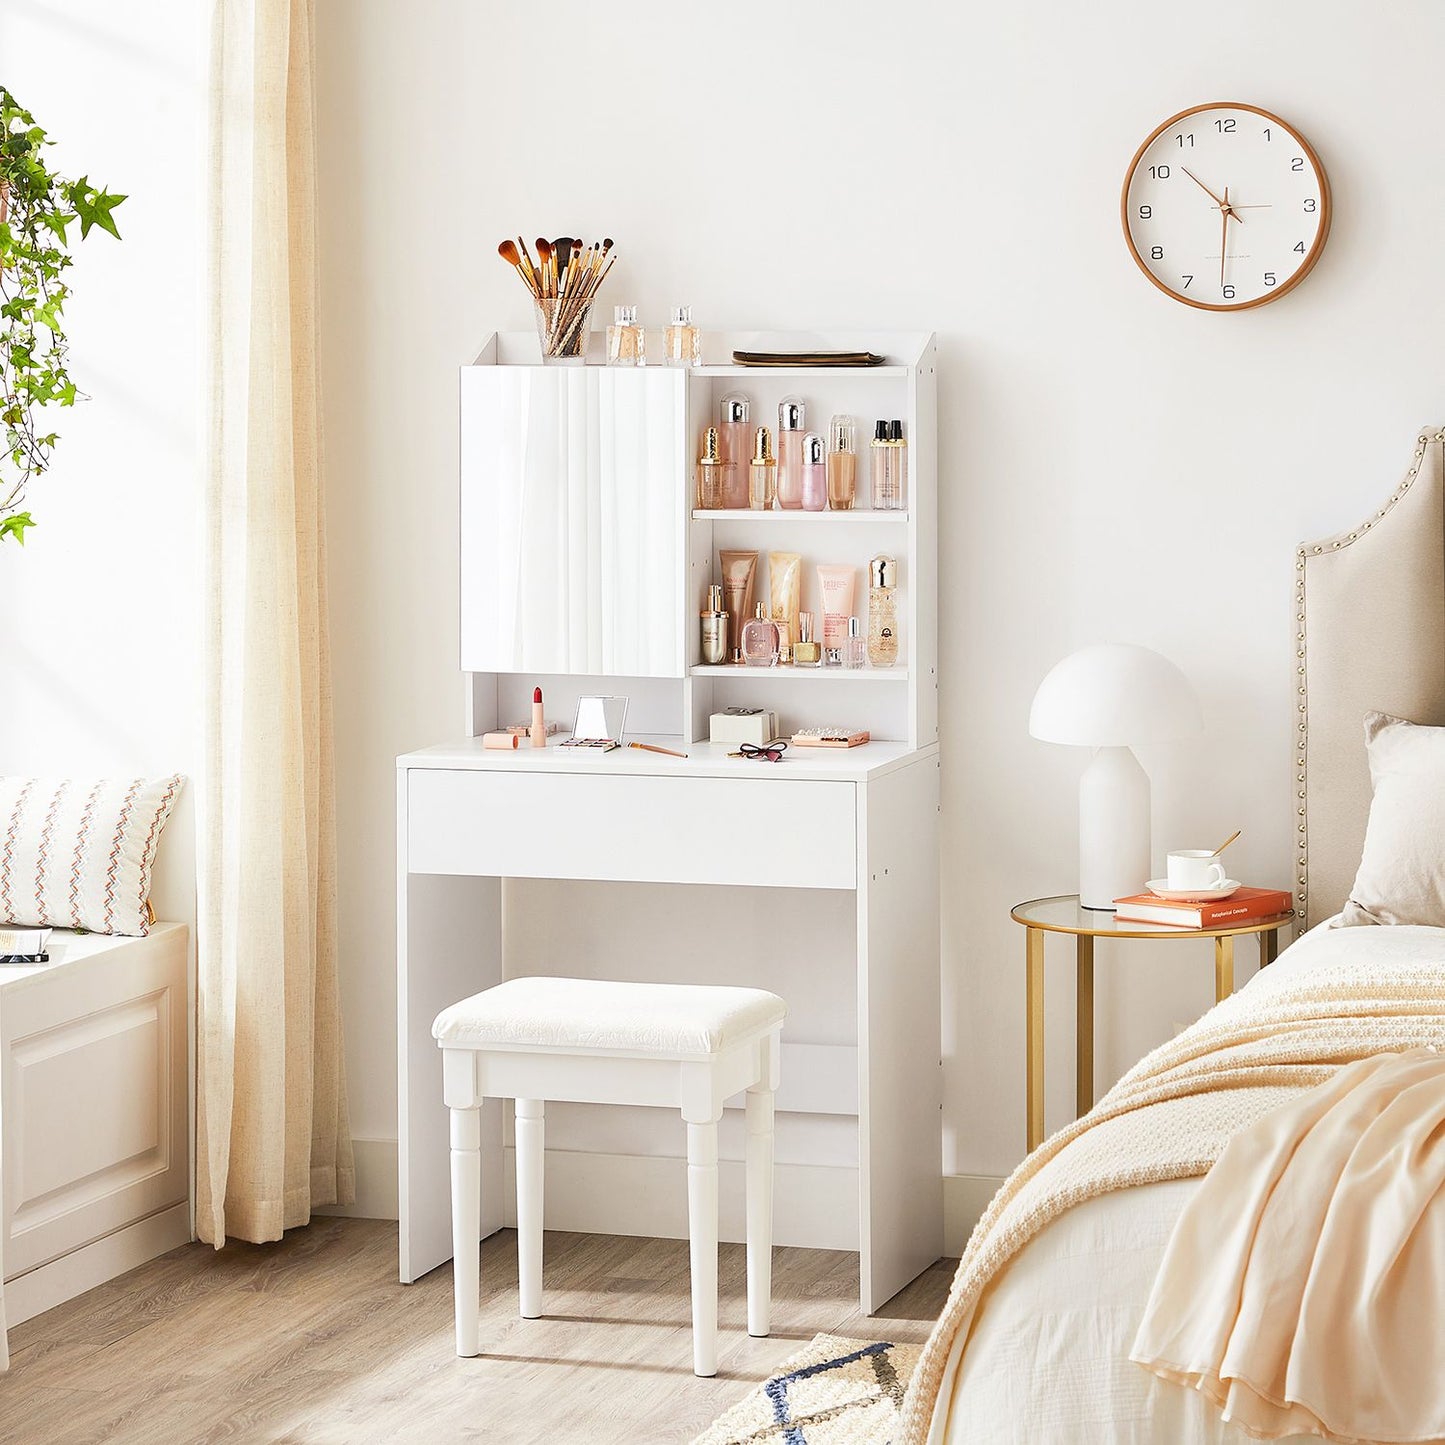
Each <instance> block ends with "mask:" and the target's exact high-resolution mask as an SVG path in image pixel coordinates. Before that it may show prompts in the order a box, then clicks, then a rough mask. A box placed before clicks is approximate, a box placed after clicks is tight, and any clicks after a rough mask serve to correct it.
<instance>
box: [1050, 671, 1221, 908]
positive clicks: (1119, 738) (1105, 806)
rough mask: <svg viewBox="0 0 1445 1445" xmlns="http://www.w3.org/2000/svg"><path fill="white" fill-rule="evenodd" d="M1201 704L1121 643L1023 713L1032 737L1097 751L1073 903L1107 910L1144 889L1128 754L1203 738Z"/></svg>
mask: <svg viewBox="0 0 1445 1445" xmlns="http://www.w3.org/2000/svg"><path fill="white" fill-rule="evenodd" d="M1203 726H1204V722H1203V717H1202V715H1201V712H1200V708H1199V699H1198V697H1197V696H1196V695H1195V692H1194V689H1193V688H1192V687H1191V686H1190V685H1189V679H1188V678H1186V677H1185V676H1184V674H1183V673H1182V672H1181V671H1180V670H1179V669H1178V668H1177V667H1176V666H1175V665H1174V664H1173V663H1172V662H1170V661H1169V659H1168V658H1167V657H1161V656H1160V655H1159V653H1157V652H1152V651H1150V649H1149V648H1147V647H1136V646H1134V645H1133V644H1131V643H1125V642H1104V643H1098V644H1096V645H1095V646H1092V647H1083V648H1080V649H1079V651H1077V652H1073V653H1070V654H1069V656H1068V657H1066V658H1064V660H1063V661H1062V662H1060V663H1057V664H1056V665H1055V666H1054V667H1053V669H1052V670H1051V671H1050V672H1049V674H1048V676H1047V677H1045V678H1044V680H1043V681H1042V682H1041V683H1040V684H1039V689H1038V691H1037V692H1036V693H1035V694H1034V701H1033V706H1032V707H1031V708H1030V709H1029V733H1030V734H1031V735H1032V736H1033V737H1036V738H1039V739H1041V740H1042V741H1044V742H1048V743H1067V744H1071V745H1073V746H1075V747H1089V748H1094V749H1095V750H1096V751H1095V753H1094V758H1093V761H1092V762H1091V763H1090V764H1089V766H1088V767H1087V768H1085V769H1084V775H1083V777H1082V778H1080V780H1079V901H1080V903H1082V904H1083V906H1084V907H1085V908H1098V909H1110V910H1112V909H1113V907H1114V900H1115V899H1116V898H1123V897H1124V896H1126V895H1127V894H1130V893H1138V892H1139V891H1140V890H1141V889H1143V887H1144V886H1145V884H1146V883H1147V882H1148V879H1149V876H1150V875H1149V861H1150V820H1149V775H1148V774H1147V773H1146V772H1145V771H1144V769H1143V768H1142V767H1141V766H1140V765H1139V760H1138V758H1136V757H1135V756H1134V754H1133V752H1132V751H1131V750H1132V749H1133V748H1134V747H1136V746H1138V745H1140V744H1144V743H1154V742H1165V741H1168V740H1170V739H1173V738H1178V737H1184V736H1186V735H1188V734H1190V733H1196V732H1199V731H1201V730H1202V728H1203Z"/></svg>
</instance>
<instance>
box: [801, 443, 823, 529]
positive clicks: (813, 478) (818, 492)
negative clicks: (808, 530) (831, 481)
mask: <svg viewBox="0 0 1445 1445" xmlns="http://www.w3.org/2000/svg"><path fill="white" fill-rule="evenodd" d="M827 505H828V463H827V458H826V454H825V453H824V451H823V438H822V437H820V436H819V435H818V433H817V432H815V431H810V432H808V433H807V435H805V436H804V437H803V510H804V511H805V512H821V511H822V510H823V509H824V507H826V506H827Z"/></svg>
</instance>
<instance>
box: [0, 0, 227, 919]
mask: <svg viewBox="0 0 1445 1445" xmlns="http://www.w3.org/2000/svg"><path fill="white" fill-rule="evenodd" d="M205 23H206V7H205V6H202V5H197V4H194V3H193V0H114V3H109V4H106V5H95V4H92V3H85V0H50V3H46V4H43V5H42V4H37V3H26V0H0V61H3V75H0V78H3V80H4V83H5V84H6V85H7V86H8V87H9V89H10V90H11V91H13V92H14V94H15V95H16V97H17V98H18V99H19V101H20V103H21V104H22V105H24V106H26V107H27V108H28V109H30V110H31V111H32V112H33V113H34V115H35V118H36V120H37V121H38V122H39V123H40V124H41V125H43V126H44V127H45V128H46V129H47V130H48V131H49V132H50V135H51V137H52V138H53V139H54V140H55V142H56V144H55V146H54V148H53V149H52V150H51V152H50V164H51V165H52V166H53V167H55V168H56V169H58V170H60V171H61V172H62V173H63V174H65V175H68V176H79V175H82V174H87V175H89V176H90V177H91V178H92V180H96V181H99V182H103V183H104V184H105V185H106V186H108V187H109V189H111V190H112V191H118V192H123V193H125V194H126V195H127V196H128V197H129V199H128V200H127V201H126V203H125V204H124V205H123V206H122V207H121V208H120V209H119V210H118V211H117V212H116V217H115V218H116V224H117V225H118V226H119V228H120V233H121V235H122V236H123V237H124V240H122V241H120V242H116V241H115V240H113V239H112V238H111V237H109V236H106V235H103V234H97V233H95V232H92V233H91V236H90V238H89V239H88V240H87V241H86V242H85V244H84V245H83V246H80V247H79V248H78V258H77V261H76V264H75V266H74V268H73V269H72V270H71V271H70V272H69V275H68V279H69V281H70V283H71V284H72V285H73V287H74V293H75V294H74V295H73V297H72V298H71V299H70V301H69V302H68V303H67V305H66V312H65V314H66V320H67V323H68V329H69V333H70V338H71V352H70V368H71V374H72V376H73V377H74V378H75V380H76V383H77V385H78V386H79V387H80V389H81V390H82V391H84V392H88V393H90V396H91V400H89V401H85V402H81V403H77V405H76V406H74V407H73V408H71V409H69V410H61V409H58V408H57V409H54V410H53V411H52V412H51V413H50V415H51V416H52V417H53V429H54V430H55V431H58V432H59V433H60V443H59V445H58V446H57V448H56V451H55V462H54V465H53V467H52V468H51V470H50V472H49V474H48V475H47V476H45V477H44V478H42V479H41V481H40V483H39V484H38V485H37V486H35V487H34V488H33V490H32V492H31V494H30V498H29V502H28V505H29V507H30V510H31V511H32V512H33V513H34V515H35V517H36V519H37V521H38V523H39V525H38V526H37V527H36V528H35V529H34V530H33V531H31V532H30V533H29V535H28V540H27V541H26V544H25V546H24V547H23V548H22V547H17V546H15V545H13V544H9V543H7V544H6V545H5V546H4V547H0V639H3V644H0V646H3V653H0V696H3V701H0V771H3V772H22V773H44V774H51V775H65V774H69V775H71V776H87V775H90V776H95V775H101V774H113V773H122V774H131V773H145V774H149V775H152V776H155V775H159V774H164V773H169V772H183V773H185V774H187V775H188V776H191V777H194V776H195V775H196V773H197V771H198V770H199V767H200V751H201V737H200V714H199V709H200V695H201V680H200V669H201V664H200V649H199V635H198V631H199V630H198V622H199V588H200V569H199V566H198V558H197V545H198V541H199V532H198V526H199V523H198V518H199V509H200V486H201V469H200V461H199V453H198V438H197V420H196V417H197V389H196V388H197V377H198V374H199V366H200V349H199V329H200V298H199V290H198V275H199V269H200V264H199V263H200V254H201V236H202V228H201V227H202V215H203V197H202V189H201V179H202V175H201V163H200V135H201V130H200V123H201V117H202V107H203V102H204V91H203V88H202V82H203V79H204V69H203V54H204V51H203V41H202V33H203V31H204V27H205ZM71 239H72V242H75V241H78V239H79V228H78V227H73V228H72V230H71ZM194 835H195V825H194V803H193V800H192V798H191V796H190V793H189V791H187V793H185V794H183V795H182V799H181V802H180V803H179V804H178V805H177V808H176V811H175V812H174V813H173V814H172V816H171V820H170V822H169V824H168V825H167V829H166V834H165V837H164V839H163V841H162V845H161V852H160V857H159V860H158V864H157V870H156V878H155V887H154V890H153V893H152V899H153V901H154V903H155V906H156V910H157V912H159V913H160V914H161V915H162V916H164V917H169V918H181V919H185V920H188V921H191V922H194V918H195V851H194Z"/></svg>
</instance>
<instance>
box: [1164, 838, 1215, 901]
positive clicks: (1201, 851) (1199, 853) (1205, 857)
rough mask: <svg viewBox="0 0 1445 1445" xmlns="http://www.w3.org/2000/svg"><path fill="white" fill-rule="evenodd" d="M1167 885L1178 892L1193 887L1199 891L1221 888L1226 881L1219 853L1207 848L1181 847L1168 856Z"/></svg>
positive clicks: (1205, 891)
mask: <svg viewBox="0 0 1445 1445" xmlns="http://www.w3.org/2000/svg"><path fill="white" fill-rule="evenodd" d="M1168 868H1169V886H1170V888H1177V889H1178V890H1179V891H1180V892H1183V891H1184V890H1186V889H1195V890H1197V891H1198V892H1200V893H1208V892H1212V891H1213V890H1214V889H1217V888H1223V887H1224V886H1225V884H1226V883H1227V882H1228V878H1227V876H1226V874H1225V871H1224V864H1223V863H1221V862H1220V861H1219V855H1218V854H1217V853H1215V852H1213V851H1211V850H1210V849H1208V848H1181V849H1179V851H1178V852H1175V853H1170V854H1169V856H1168Z"/></svg>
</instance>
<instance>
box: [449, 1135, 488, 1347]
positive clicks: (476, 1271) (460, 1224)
mask: <svg viewBox="0 0 1445 1445" xmlns="http://www.w3.org/2000/svg"><path fill="white" fill-rule="evenodd" d="M481 1149H482V1112H481V1110H480V1109H453V1110H452V1281H453V1294H454V1299H453V1306H454V1309H455V1313H456V1326H457V1354H459V1355H475V1354H477V1353H479V1351H480V1349H481V1346H480V1344H479V1343H478V1339H479V1335H480V1332H481V1320H480V1313H481V1288H482V1278H481V1276H482V1271H481V1259H480V1256H479V1253H478V1251H479V1248H480V1245H481V1235H482V1153H481Z"/></svg>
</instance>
